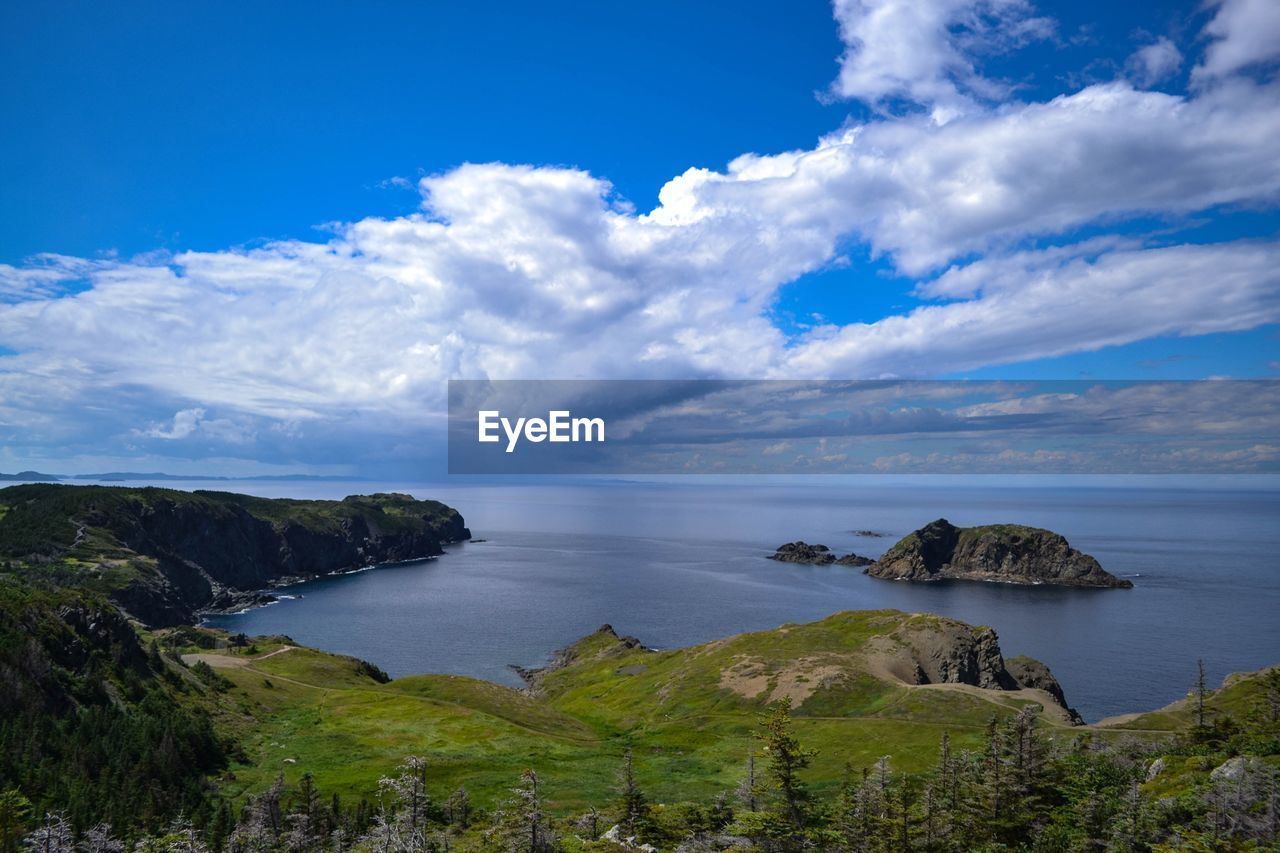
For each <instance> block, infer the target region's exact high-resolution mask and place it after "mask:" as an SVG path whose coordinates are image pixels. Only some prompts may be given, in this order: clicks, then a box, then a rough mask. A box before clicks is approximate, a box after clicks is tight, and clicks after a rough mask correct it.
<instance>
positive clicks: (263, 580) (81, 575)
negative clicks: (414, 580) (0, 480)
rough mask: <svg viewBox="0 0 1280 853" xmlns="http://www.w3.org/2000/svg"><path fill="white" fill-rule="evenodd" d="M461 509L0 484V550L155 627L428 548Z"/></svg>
mask: <svg viewBox="0 0 1280 853" xmlns="http://www.w3.org/2000/svg"><path fill="white" fill-rule="evenodd" d="M470 538H471V532H470V531H469V530H468V529H467V527H466V524H465V522H464V521H463V518H462V516H461V515H460V514H459V513H458V511H457V510H455V509H453V508H452V507H448V506H445V505H444V504H442V503H440V502H439V501H430V500H426V501H423V500H417V499H416V498H413V497H412V496H410V495H405V494H374V495H352V496H350V497H347V498H344V499H343V500H340V501H332V500H290V499H283V498H280V499H268V498H259V497H253V496H250V495H239V494H233V493H230V492H213V491H196V492H182V491H177V490H174V489H159V488H121V487H114V486H64V485H53V484H33V485H25V486H12V487H10V488H7V489H0V561H2V562H3V563H4V564H5V565H6V566H7V567H9V568H10V569H11V570H17V571H28V572H36V573H38V574H40V575H41V576H43V577H47V578H58V579H59V581H60V582H61V583H72V584H75V585H76V586H80V587H84V588H87V589H91V590H95V591H98V592H102V593H105V594H107V595H108V596H109V597H110V598H111V600H112V601H113V602H114V603H115V604H117V605H118V606H119V607H120V608H121V609H122V610H124V611H125V612H126V613H128V614H129V615H130V616H132V617H133V618H135V619H137V620H139V621H140V622H143V623H144V624H147V625H150V626H153V627H167V626H173V625H181V624H188V623H191V622H194V621H196V619H197V618H198V615H199V614H200V613H201V612H207V611H211V610H227V609H240V608H243V607H246V606H253V605H256V604H262V603H266V602H267V601H270V600H271V596H270V595H269V594H264V593H263V592H262V591H263V590H264V589H266V588H270V587H275V586H281V585H285V584H288V583H293V582H297V581H301V580H306V579H309V578H315V577H319V576H322V575H327V574H333V573H337V572H343V571H352V570H356V569H361V568H366V567H369V566H373V565H377V564H379V563H392V562H402V561H406V560H414V559H421V558H426V557H435V556H439V555H440V554H442V553H444V551H443V548H442V545H444V544H447V543H449V542H456V541H460V540H465V539H470Z"/></svg>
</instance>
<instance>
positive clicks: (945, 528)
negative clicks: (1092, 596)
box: [769, 518, 1133, 589]
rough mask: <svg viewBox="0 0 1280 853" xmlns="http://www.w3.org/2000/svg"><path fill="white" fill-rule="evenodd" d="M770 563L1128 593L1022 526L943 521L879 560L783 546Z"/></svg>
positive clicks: (1054, 537) (1066, 546)
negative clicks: (1099, 589)
mask: <svg viewBox="0 0 1280 853" xmlns="http://www.w3.org/2000/svg"><path fill="white" fill-rule="evenodd" d="M769 559H771V560H778V561H780V562H784V563H802V564H806V565H830V564H836V565H846V566H861V567H863V573H864V574H867V575H870V576H872V577H876V578H883V579H886V580H903V581H917V582H936V581H942V580H976V581H987V582H995V583H1012V584H1021V585H1027V586H1040V585H1049V586H1070V587H1093V588H1105V589H1128V588H1130V587H1132V586H1133V582H1132V581H1129V580H1126V579H1124V578H1118V577H1116V576H1115V575H1113V574H1111V573H1110V572H1108V571H1106V570H1105V569H1103V568H1102V566H1101V565H1100V564H1099V563H1098V561H1097V560H1096V559H1094V558H1093V557H1091V556H1089V555H1088V554H1085V553H1082V552H1081V551H1078V550H1077V549H1075V548H1072V547H1071V545H1070V543H1068V542H1067V540H1066V538H1065V537H1063V536H1062V535H1061V534H1058V533H1054V532H1053V531H1051V530H1045V529H1043V528H1039V527H1028V526H1026V525H1021V524H990V525H983V526H979V527H957V526H955V525H954V524H952V523H951V522H949V521H947V520H946V519H945V518H939V519H938V520H937V521H933V522H930V523H929V524H927V525H925V526H924V527H922V528H920V529H919V530H916V531H914V532H913V533H910V534H908V535H907V536H904V537H903V538H902V539H900V540H899V541H898V542H897V543H896V544H895V545H894V546H893V547H891V548H890V549H889V550H888V551H886V552H885V553H884V555H883V556H881V557H880V558H879V559H878V560H872V559H870V558H868V557H863V556H860V555H858V554H846V555H845V556H843V557H837V556H836V555H835V554H834V553H832V551H831V549H830V548H828V547H827V546H826V545H810V544H808V543H807V542H803V541H797V542H788V543H787V544H785V545H781V546H779V547H778V549H777V551H776V552H775V553H773V554H771V555H770V556H769Z"/></svg>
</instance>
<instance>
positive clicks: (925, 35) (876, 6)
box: [831, 0, 1053, 123]
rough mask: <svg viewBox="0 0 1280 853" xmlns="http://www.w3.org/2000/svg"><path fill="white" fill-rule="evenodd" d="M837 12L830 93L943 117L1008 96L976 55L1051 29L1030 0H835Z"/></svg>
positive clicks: (942, 119)
mask: <svg viewBox="0 0 1280 853" xmlns="http://www.w3.org/2000/svg"><path fill="white" fill-rule="evenodd" d="M834 11H835V18H836V22H837V23H838V24H839V27H840V38H841V40H842V41H843V42H844V43H845V52H844V55H843V56H842V57H841V58H840V75H839V76H838V77H837V78H836V80H835V82H834V83H832V85H831V91H832V93H833V94H835V95H838V96H840V97H844V98H856V99H858V100H862V101H865V102H867V103H868V104H870V105H871V106H873V107H881V106H884V105H885V104H886V102H888V101H890V100H893V99H900V100H905V101H907V102H910V103H912V104H916V105H919V106H922V107H925V108H926V109H927V110H928V111H929V112H930V113H931V115H932V116H933V118H934V120H935V121H937V122H939V123H945V122H947V121H950V120H951V119H953V118H955V117H956V116H958V115H962V114H964V113H967V112H970V111H972V110H973V109H974V108H975V99H977V100H978V101H985V100H994V99H997V98H1001V97H1004V96H1005V95H1007V93H1008V88H1009V87H1008V86H1007V85H1006V84H1004V83H1001V82H999V81H996V80H991V79H988V78H986V77H984V76H983V75H982V74H981V73H980V71H979V69H978V67H977V65H976V58H977V57H978V56H980V55H982V54H984V53H995V52H1001V51H1004V50H1008V49H1010V48H1012V47H1015V46H1020V45H1022V44H1024V43H1026V42H1027V41H1029V40H1032V39H1039V38H1046V37H1048V36H1049V35H1051V34H1052V32H1053V22H1052V21H1051V20H1049V19H1048V18H1042V17H1036V16H1035V15H1034V14H1033V9H1032V6H1031V4H1030V3H1028V2H1025V0H835V3H834Z"/></svg>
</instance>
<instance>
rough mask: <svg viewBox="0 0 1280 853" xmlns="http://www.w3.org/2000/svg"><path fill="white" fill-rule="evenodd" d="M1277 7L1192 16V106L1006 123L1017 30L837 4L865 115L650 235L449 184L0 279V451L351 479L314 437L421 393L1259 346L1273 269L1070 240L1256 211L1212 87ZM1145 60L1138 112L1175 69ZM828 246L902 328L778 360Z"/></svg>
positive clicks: (606, 191)
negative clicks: (883, 290) (149, 252)
mask: <svg viewBox="0 0 1280 853" xmlns="http://www.w3.org/2000/svg"><path fill="white" fill-rule="evenodd" d="M1275 8H1276V7H1275V6H1274V4H1270V3H1266V2H1264V3H1263V5H1262V6H1257V5H1254V4H1251V3H1250V0H1226V2H1223V3H1222V4H1221V5H1220V6H1219V7H1218V8H1217V10H1216V12H1215V15H1214V17H1213V19H1212V22H1211V23H1210V25H1209V28H1208V30H1207V32H1206V36H1207V38H1208V39H1209V45H1208V48H1207V50H1206V52H1205V55H1204V59H1203V60H1202V62H1201V64H1200V65H1198V66H1197V68H1196V73H1197V75H1199V77H1200V78H1202V79H1207V78H1208V77H1210V76H1211V77H1212V79H1213V85H1211V86H1204V87H1201V88H1198V89H1197V90H1195V91H1194V92H1190V93H1186V94H1175V93H1164V92H1153V91H1144V90H1142V89H1140V88H1135V86H1134V85H1132V84H1131V83H1129V82H1125V81H1116V82H1111V83H1106V84H1100V85H1095V86H1090V87H1087V88H1084V89H1081V90H1079V91H1075V92H1071V93H1066V94H1062V95H1060V96H1058V97H1055V98H1052V99H1049V100H1046V101H1042V102H1033V103H1022V102H1019V101H1016V100H1009V97H1010V93H1009V90H1008V88H1007V87H1006V86H1005V85H1004V84H1002V83H1000V82H998V81H995V80H992V79H988V78H987V77H985V76H983V74H982V71H981V67H980V59H981V57H982V56H984V55H988V54H990V53H991V52H992V51H996V50H1001V49H1007V48H1009V47H1011V46H1014V45H1016V44H1018V43H1021V42H1023V41H1026V40H1028V39H1031V38H1038V37H1042V36H1043V35H1044V34H1045V33H1047V32H1048V31H1049V27H1050V24H1049V23H1048V22H1047V21H1045V20H1044V19H1043V18H1041V17H1039V16H1038V15H1036V13H1035V11H1034V10H1033V9H1032V8H1031V7H1030V6H1029V5H1028V4H1026V3H1025V2H1014V0H963V2H962V0H928V2H919V3H916V2H912V3H907V2H894V0H875V2H873V0H862V1H861V2H859V0H838V2H837V3H836V4H835V14H836V18H837V20H838V21H839V24H840V28H841V33H842V35H843V37H844V39H845V41H846V44H847V45H848V51H847V52H846V54H845V56H844V57H843V60H842V67H841V74H840V78H839V79H838V80H837V82H836V84H835V88H834V90H833V91H834V92H835V93H837V94H839V95H841V96H843V97H850V98H860V99H863V100H865V101H867V102H868V103H872V104H875V105H877V106H878V107H880V108H882V109H883V111H882V112H881V113H880V114H879V116H878V117H877V118H875V119H873V120H870V121H865V122H862V123H857V124H851V125H848V126H846V127H845V128H844V129H842V130H840V131H839V132H836V133H833V134H831V135H830V136H828V137H825V138H823V139H821V140H819V141H818V142H817V143H816V144H815V145H814V146H813V147H812V148H809V149H803V150H795V151H788V152H782V153H775V154H765V155H761V154H745V155H743V156H741V157H739V158H737V159H735V160H734V161H732V162H731V163H729V164H728V166H727V167H726V168H725V169H724V170H723V171H716V170H710V169H691V170H689V171H687V172H685V173H684V174H682V175H679V176H676V177H675V178H673V179H672V180H670V181H669V182H668V183H667V184H666V185H665V186H664V187H662V189H661V191H660V194H659V204H658V206H657V207H656V208H654V209H653V210H649V211H637V210H635V209H634V208H633V206H632V205H631V204H630V203H628V202H627V201H626V200H625V199H622V198H620V197H619V196H618V195H617V194H616V193H615V191H614V189H613V187H612V186H611V185H610V184H609V183H608V181H607V180H605V179H604V178H601V177H599V176H596V175H592V174H590V173H589V172H587V171H584V170H581V169H573V168H561V167H542V166H532V165H510V164H501V163H489V164H465V165H463V166H461V167H458V168H456V169H453V170H450V171H448V172H445V173H442V174H437V175H432V176H429V177H427V178H425V179H423V180H422V181H421V182H420V183H419V185H418V189H419V191H420V192H421V194H422V206H421V209H420V210H419V211H418V212H416V213H414V214H412V215H407V216H401V217H396V218H391V219H381V218H370V219H363V220H359V221H355V222H351V223H345V224H340V225H338V226H336V227H335V229H334V236H333V237H332V238H331V239H329V240H327V241H325V242H319V243H317V242H307V241H301V240H290V241H280V242H274V243H270V244H267V245H265V246H263V247H260V248H256V249H251V250H246V249H228V250H226V251H214V252H183V253H178V254H174V255H171V256H159V255H156V256H148V257H145V258H139V259H132V260H129V259H118V258H99V259H77V258H65V257H58V256H42V257H39V258H36V259H33V260H32V261H31V262H30V263H28V264H25V265H21V266H16V267H15V266H0V346H2V347H7V348H8V349H9V350H11V351H12V354H8V355H5V354H4V353H5V350H4V349H0V438H5V437H6V436H8V437H10V439H9V440H22V436H27V437H30V436H39V440H41V441H45V442H48V443H50V444H53V443H56V442H61V441H65V440H66V439H67V434H68V431H69V430H71V431H73V430H74V429H75V426H74V424H76V423H79V422H81V421H85V420H87V421H91V422H93V423H94V424H97V426H96V427H95V428H96V429H100V430H115V433H114V434H117V435H125V436H128V437H129V438H130V439H131V440H135V441H140V442H144V443H145V442H153V443H165V444H168V445H180V444H182V443H183V442H184V441H193V440H199V441H202V442H210V441H221V442H224V443H234V442H237V441H239V442H248V441H256V442H258V443H260V444H262V443H268V442H279V445H278V446H279V447H285V448H287V447H289V446H290V443H293V444H294V445H297V444H299V443H300V437H305V438H306V439H307V440H308V441H309V442H319V443H320V444H323V445H324V446H326V447H329V448H330V449H332V450H333V452H338V450H337V448H341V452H348V451H349V447H348V446H347V445H344V444H343V443H342V442H341V441H340V440H339V439H338V438H337V437H336V436H337V434H338V433H340V432H343V431H347V432H352V431H355V432H370V431H377V430H386V429H391V428H396V427H402V428H404V429H410V428H417V427H420V426H421V425H423V424H424V423H435V422H438V421H439V420H440V418H441V411H442V408H443V393H444V388H443V382H442V380H444V379H446V378H449V377H508V378H510V377H518V378H535V377H557V378H579V377H580V378H628V377H725V376H728V377H761V376H773V377H793V376H795V377H824V376H841V375H843V376H863V377H865V376H881V375H896V376H902V375H907V376H927V375H931V374H936V373H939V372H947V371H956V370H965V369H969V368H976V367H980V366H985V365H991V364H1002V363H1010V362H1015V361H1021V360H1027V359H1033V358H1039V357H1044V356H1052V355H1061V354H1064V353H1069V352H1078V351H1084V350H1093V349H1097V348H1100V347H1105V346H1111V345H1116V344H1123V343H1127V342H1131V341H1136V340H1141V339H1143V338H1147V337H1151V336H1155V335H1194V334H1205V333H1209V332H1220V331H1234V330H1240V329H1248V328H1252V327H1255V326H1257V325H1260V324H1264V323H1274V322H1277V321H1280V304H1278V297H1277V294H1280V280H1278V278H1277V272H1276V271H1277V270H1280V244H1277V242H1276V241H1275V240H1260V241H1256V242H1242V241H1234V242H1221V243H1216V244H1211V245H1192V244H1186V245H1179V244H1178V241H1177V240H1176V239H1174V238H1169V237H1166V238H1163V239H1162V240H1159V241H1157V240H1151V239H1144V238H1142V237H1140V236H1116V235H1110V236H1103V237H1096V238H1092V239H1082V238H1078V237H1075V236H1074V235H1076V234H1077V232H1078V231H1079V230H1080V229H1082V228H1086V227H1087V228H1092V229H1095V230H1097V231H1101V232H1104V233H1106V232H1107V230H1108V229H1109V228H1110V227H1111V226H1112V225H1115V224H1117V223H1120V224H1123V223H1126V222H1130V221H1132V220H1134V219H1135V218H1137V217H1147V216H1158V217H1163V218H1166V219H1168V218H1173V219H1176V218H1177V217H1180V216H1186V215H1188V214H1193V213H1198V212H1202V211H1211V210H1214V209H1216V208H1219V207H1221V206H1224V205H1250V206H1264V207H1265V206H1270V205H1274V204H1275V202H1276V200H1277V197H1278V196H1280V158H1276V157H1275V154H1274V147H1275V140H1276V139H1278V138H1280V84H1277V83H1276V82H1274V81H1271V82H1268V81H1266V80H1262V79H1258V77H1257V75H1242V74H1237V73H1235V72H1236V71H1238V70H1240V69H1244V68H1254V67H1257V63H1258V62H1260V61H1263V60H1264V59H1265V57H1266V56H1267V55H1269V54H1265V51H1264V50H1263V49H1262V48H1259V47H1257V46H1254V47H1249V45H1250V44H1252V43H1251V42H1249V41H1248V36H1247V35H1246V34H1244V33H1245V30H1246V29H1248V26H1246V25H1247V24H1248V25H1251V26H1253V27H1255V28H1256V29H1259V30H1265V29H1266V27H1267V26H1269V25H1270V24H1271V23H1273V22H1274V18H1275V17H1276V15H1275V14H1274V13H1273V14H1271V15H1267V14H1265V13H1266V10H1267V9H1272V10H1274V9H1275ZM1259 9H1262V11H1261V12H1260V11H1259ZM1259 16H1260V17H1261V18H1266V19H1267V20H1259ZM1242 40H1243V41H1242ZM1149 48H1151V49H1152V50H1153V52H1152V53H1151V54H1150V55H1146V54H1143V52H1142V51H1140V52H1139V54H1140V55H1142V57H1143V58H1141V59H1137V60H1135V63H1137V64H1136V65H1135V66H1134V68H1135V69H1137V70H1136V71H1135V72H1134V73H1136V74H1138V75H1139V76H1138V77H1135V79H1137V80H1138V81H1139V83H1140V85H1149V84H1151V83H1153V82H1154V80H1155V79H1156V77H1158V76H1160V75H1161V74H1167V73H1168V72H1169V69H1170V68H1171V67H1176V63H1175V59H1176V57H1175V56H1174V54H1176V52H1177V49H1176V47H1173V46H1172V45H1171V44H1169V45H1167V46H1162V43H1161V42H1157V43H1156V44H1154V45H1150V46H1149ZM1170 48H1172V53H1171V52H1170ZM1144 50H1147V49H1146V48H1144ZM1246 57H1252V58H1250V59H1247V60H1246ZM1259 57H1261V59H1260V58H1259ZM997 101H998V102H997ZM891 102H909V103H910V104H914V105H916V106H919V107H922V108H924V109H925V110H927V111H928V113H927V114H926V113H925V112H921V111H920V110H915V111H912V110H907V111H898V110H893V109H889V106H890V105H891ZM900 112H901V113H902V114H898V113H900ZM944 114H945V115H944ZM943 118H945V119H946V120H945V121H943V120H942V119H943ZM1129 230H1132V229H1129ZM1054 243H1061V244H1063V245H1053V244H1054ZM850 247H856V248H857V249H858V250H859V251H860V252H861V251H866V252H869V253H870V254H871V255H872V256H873V257H877V258H884V259H886V260H887V262H888V263H889V264H890V265H891V266H892V267H893V268H894V269H895V270H896V271H897V272H899V273H900V274H902V275H906V276H911V277H914V278H916V279H917V280H918V281H919V285H918V288H917V291H916V298H917V299H918V300H919V301H920V304H919V306H918V307H916V308H914V310H910V311H907V312H905V313H900V314H896V315H891V316H887V317H885V318H883V319H880V320H878V321H876V322H872V323H855V324H850V325H845V326H837V325H832V324H825V325H821V326H817V327H814V328H809V329H806V330H804V331H803V333H802V334H799V335H794V336H790V337H789V336H788V335H786V334H784V333H783V332H782V331H781V330H780V329H779V328H777V327H776V326H775V325H774V324H773V323H772V322H771V321H770V319H769V316H770V309H771V307H772V306H773V305H774V303H775V302H776V300H777V299H778V297H779V294H780V293H781V291H782V288H784V287H785V286H786V285H787V284H788V283H789V282H792V281H794V280H795V279H796V278H798V277H800V276H803V275H805V274H806V273H810V272H813V271H815V270H819V269H823V268H826V267H828V266H830V265H833V264H839V263H842V262H846V263H847V261H845V260H843V259H842V254H843V253H844V252H846V251H847V250H848V249H849V248H850ZM204 411H216V412H219V413H220V417H219V418H216V419H211V418H208V417H206V415H205V414H204ZM174 412H177V413H178V415H177V416H173V415H171V413H174ZM68 413H75V414H76V415H77V417H74V418H71V419H70V420H69V419H68V418H67V417H66V415H67V414H68ZM197 413H198V414H197ZM180 419H181V420H180ZM104 424H105V426H104ZM138 424H149V426H145V427H142V428H139V427H138V426H137V425H138ZM281 424H285V425H287V429H286V428H281V427H280V425H281ZM286 433H287V434H286ZM331 438H332V442H330V439H331ZM28 440H30V438H28ZM281 452H284V451H281Z"/></svg>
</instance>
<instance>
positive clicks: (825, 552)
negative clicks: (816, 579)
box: [769, 541, 874, 566]
mask: <svg viewBox="0 0 1280 853" xmlns="http://www.w3.org/2000/svg"><path fill="white" fill-rule="evenodd" d="M769 559H770V560H777V561H779V562H782V563H801V564H803V565H806V566H826V565H831V564H833V563H834V564H836V565H840V566H869V565H871V564H872V562H874V561H873V560H871V559H870V558H868V557H860V556H858V555H857V554H845V555H844V556H843V557H837V556H836V555H835V554H833V553H832V552H831V549H830V548H828V547H827V546H826V545H810V544H809V543H808V542H801V541H796V542H788V543H787V544H785V545H779V546H778V550H777V551H775V552H774V553H772V554H770V555H769Z"/></svg>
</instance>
